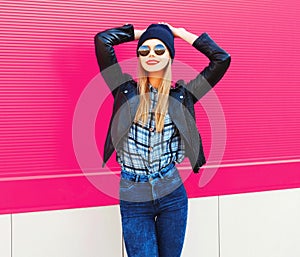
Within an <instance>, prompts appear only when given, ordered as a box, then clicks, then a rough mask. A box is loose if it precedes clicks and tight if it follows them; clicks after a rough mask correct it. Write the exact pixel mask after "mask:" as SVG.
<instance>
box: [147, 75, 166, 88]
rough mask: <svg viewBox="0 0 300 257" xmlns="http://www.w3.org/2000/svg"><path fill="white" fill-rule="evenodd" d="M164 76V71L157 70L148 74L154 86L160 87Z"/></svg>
mask: <svg viewBox="0 0 300 257" xmlns="http://www.w3.org/2000/svg"><path fill="white" fill-rule="evenodd" d="M163 76H164V71H163V70H162V71H156V72H151V73H149V74H148V81H149V83H150V84H151V85H152V86H153V87H154V88H156V89H157V88H159V87H160V85H161V82H162V79H163Z"/></svg>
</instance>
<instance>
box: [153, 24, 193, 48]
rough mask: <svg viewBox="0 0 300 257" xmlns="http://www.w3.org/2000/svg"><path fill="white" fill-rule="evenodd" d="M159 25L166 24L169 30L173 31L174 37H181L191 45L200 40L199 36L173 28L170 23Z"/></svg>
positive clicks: (183, 29) (182, 29)
mask: <svg viewBox="0 0 300 257" xmlns="http://www.w3.org/2000/svg"><path fill="white" fill-rule="evenodd" d="M159 24H165V25H167V26H169V28H170V30H171V31H172V33H173V35H174V37H179V38H181V39H183V40H185V41H186V42H188V43H189V44H191V45H192V44H193V43H194V41H195V40H196V39H197V38H198V36H197V35H195V34H193V33H191V32H189V31H187V30H186V29H185V28H175V27H173V26H172V25H170V24H169V23H166V22H159Z"/></svg>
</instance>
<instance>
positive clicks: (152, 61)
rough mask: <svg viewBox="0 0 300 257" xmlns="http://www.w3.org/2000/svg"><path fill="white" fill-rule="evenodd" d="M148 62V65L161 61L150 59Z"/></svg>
mask: <svg viewBox="0 0 300 257" xmlns="http://www.w3.org/2000/svg"><path fill="white" fill-rule="evenodd" d="M146 63H147V64H148V65H155V64H158V63H159V61H157V60H148V61H147V62H146Z"/></svg>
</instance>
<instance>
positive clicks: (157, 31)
mask: <svg viewBox="0 0 300 257" xmlns="http://www.w3.org/2000/svg"><path fill="white" fill-rule="evenodd" d="M152 38H156V39H159V40H160V41H162V42H163V43H164V44H165V45H166V47H167V48H168V50H169V53H170V56H171V58H172V59H174V56H175V48H174V35H173V32H172V31H171V29H170V28H169V26H167V25H165V24H151V25H150V26H149V27H148V28H147V29H146V31H145V32H144V33H143V34H142V35H141V37H140V39H139V42H138V45H137V50H138V49H139V47H140V46H141V45H142V44H143V43H144V42H145V41H146V40H148V39H152ZM137 56H138V52H137Z"/></svg>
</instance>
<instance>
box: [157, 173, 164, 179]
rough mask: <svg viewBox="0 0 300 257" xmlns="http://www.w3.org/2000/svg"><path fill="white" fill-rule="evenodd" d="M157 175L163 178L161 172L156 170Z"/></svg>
mask: <svg viewBox="0 0 300 257" xmlns="http://www.w3.org/2000/svg"><path fill="white" fill-rule="evenodd" d="M158 175H159V176H160V178H161V179H163V178H164V176H163V175H162V174H161V172H160V171H159V172H158Z"/></svg>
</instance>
